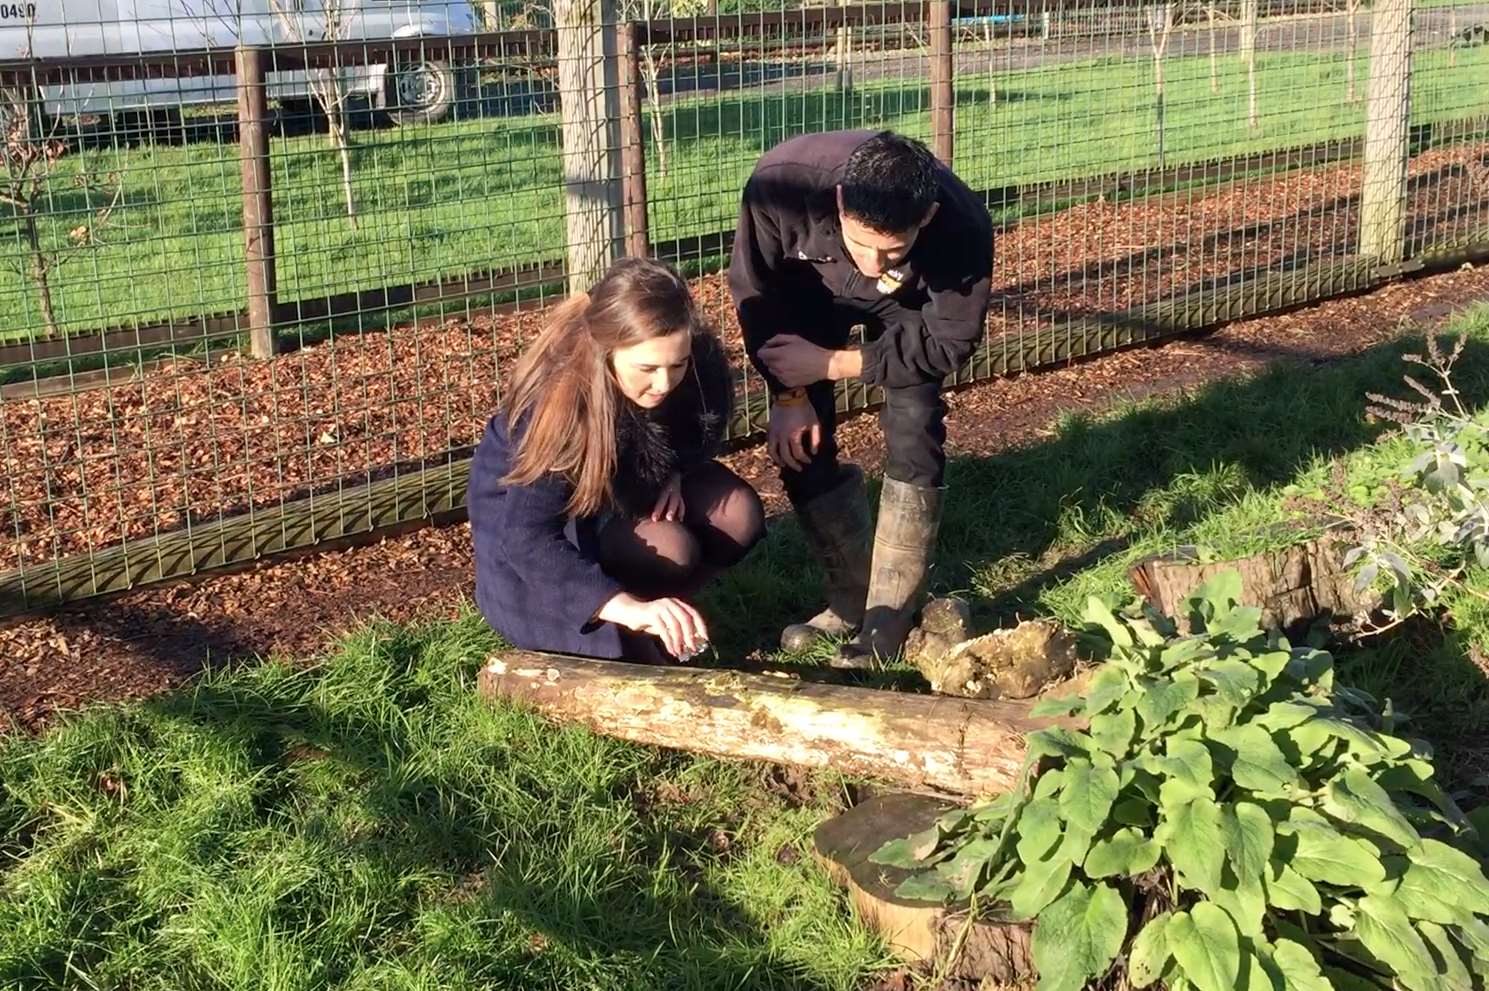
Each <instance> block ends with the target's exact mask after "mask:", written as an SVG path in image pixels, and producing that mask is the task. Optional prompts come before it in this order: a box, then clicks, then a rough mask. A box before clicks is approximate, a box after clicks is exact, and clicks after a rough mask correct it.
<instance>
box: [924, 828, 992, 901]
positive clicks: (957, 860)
mask: <svg viewBox="0 0 1489 991" xmlns="http://www.w3.org/2000/svg"><path fill="white" fill-rule="evenodd" d="M1001 846H1002V844H1001V843H999V842H998V838H997V837H995V836H981V837H978V838H977V839H975V840H971V841H969V842H966V843H963V844H961V846H959V847H957V849H956V854H955V856H953V857H951V858H950V859H948V860H943V861H942V862H941V863H939V864H937V865H936V873H938V874H940V875H941V876H942V877H943V878H945V879H946V881H947V883H949V884H950V885H951V886H952V888H953V889H954V891H955V893H956V895H957V897H958V898H966V897H969V896H971V894H972V891H973V889H974V888H976V887H977V882H978V880H979V879H980V878H981V876H982V872H983V868H984V867H986V866H987V864H988V861H990V860H992V859H993V856H994V855H995V854H996V853H997V852H998V849H999V848H1000V847H1001Z"/></svg>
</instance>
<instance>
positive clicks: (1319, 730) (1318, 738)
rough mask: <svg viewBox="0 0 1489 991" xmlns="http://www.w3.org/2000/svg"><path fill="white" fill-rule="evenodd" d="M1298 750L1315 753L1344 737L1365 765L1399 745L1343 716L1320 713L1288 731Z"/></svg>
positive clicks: (1383, 756) (1385, 755) (1375, 761)
mask: <svg viewBox="0 0 1489 991" xmlns="http://www.w3.org/2000/svg"><path fill="white" fill-rule="evenodd" d="M1287 734H1288V736H1290V737H1291V738H1292V739H1293V740H1294V742H1296V743H1297V745H1298V749H1299V750H1300V751H1301V752H1302V753H1305V754H1312V753H1316V752H1318V751H1319V750H1321V749H1322V748H1323V747H1324V745H1325V744H1327V743H1329V742H1330V741H1331V740H1341V741H1343V742H1344V745H1345V746H1346V747H1347V748H1348V749H1349V752H1350V753H1351V754H1353V755H1354V756H1355V757H1357V758H1358V759H1359V760H1360V761H1362V762H1363V763H1365V764H1375V763H1378V762H1380V761H1383V760H1385V759H1386V758H1387V757H1390V756H1392V753H1391V751H1393V750H1398V749H1399V747H1397V746H1394V745H1391V744H1389V743H1388V741H1387V740H1386V739H1385V738H1384V737H1383V736H1381V734H1379V733H1376V732H1375V731H1374V730H1367V729H1362V728H1361V727H1359V726H1356V725H1354V724H1353V723H1349V722H1345V721H1344V720H1342V719H1334V718H1332V717H1329V716H1320V717H1318V718H1317V719H1311V720H1309V721H1308V722H1306V723H1303V724H1301V725H1299V726H1294V727H1293V728H1292V729H1290V730H1288V731H1287ZM1407 752H1409V748H1408V750H1407V751H1405V752H1399V753H1397V754H1396V756H1403V757H1404V756H1405V755H1406V753H1407Z"/></svg>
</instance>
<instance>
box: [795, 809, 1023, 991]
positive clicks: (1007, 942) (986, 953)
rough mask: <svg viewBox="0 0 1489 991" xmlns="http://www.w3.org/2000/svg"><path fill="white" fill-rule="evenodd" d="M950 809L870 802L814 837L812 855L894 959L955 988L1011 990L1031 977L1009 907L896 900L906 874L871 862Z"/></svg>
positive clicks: (830, 822) (1019, 931)
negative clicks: (973, 912)
mask: <svg viewBox="0 0 1489 991" xmlns="http://www.w3.org/2000/svg"><path fill="white" fill-rule="evenodd" d="M948 808H951V806H949V805H947V804H945V803H941V802H938V801H936V800H935V799H932V798H928V797H926V796H924V795H903V794H888V795H876V796H874V797H873V798H870V799H869V800H868V801H866V802H863V803H861V804H859V805H855V806H854V807H853V808H851V809H849V810H848V811H846V812H844V813H842V814H841V815H839V816H836V817H834V818H832V819H829V820H827V821H826V822H824V823H822V825H820V826H818V827H817V829H816V832H814V833H813V834H812V844H813V854H814V856H815V857H816V860H817V862H818V863H820V864H821V865H822V866H823V867H824V868H825V869H826V870H827V873H828V875H829V876H830V877H832V879H833V880H834V881H836V882H837V883H838V884H840V885H842V886H843V888H844V889H846V890H847V892H848V896H849V899H850V900H851V901H852V903H853V909H854V911H855V912H856V913H857V914H858V917H859V919H861V920H862V921H863V923H864V925H866V926H868V927H869V928H870V929H872V930H874V931H875V932H876V933H878V934H879V935H880V937H881V938H883V940H884V942H885V944H886V945H887V946H888V947H889V948H890V950H891V951H892V952H893V953H894V954H895V955H896V956H898V957H900V959H902V960H905V961H907V962H909V963H914V964H922V965H926V966H928V967H930V968H931V969H933V970H935V971H936V972H938V973H940V974H941V975H942V976H943V977H945V978H947V979H949V980H956V981H974V982H986V981H995V982H998V983H999V984H1000V985H1014V984H1018V983H1020V982H1023V981H1028V980H1030V979H1032V978H1033V977H1035V973H1034V963H1033V960H1032V959H1031V954H1030V936H1031V930H1032V924H1031V923H1028V922H1022V923H1020V922H1011V921H1009V920H1008V919H1007V918H1006V914H1005V913H1006V909H1007V906H1004V905H982V906H979V910H978V915H977V917H976V918H975V919H970V920H969V918H968V915H967V910H968V907H969V906H967V905H966V904H952V905H937V904H934V903H932V902H925V901H915V900H912V899H909V898H904V897H902V896H900V895H897V894H895V888H896V887H898V886H899V884H900V882H901V881H903V880H904V879H905V878H907V877H909V876H910V874H911V872H910V871H907V870H903V869H901V868H898V867H888V866H885V865H883V864H876V863H874V862H872V861H871V860H869V857H870V856H872V855H873V853H874V851H876V850H878V849H879V848H880V847H881V846H883V845H884V844H885V843H887V842H889V841H890V840H893V839H898V838H900V837H902V836H906V835H908V834H910V833H913V832H919V831H920V830H922V829H926V828H928V827H929V826H930V825H931V823H933V822H935V821H936V819H937V817H938V816H940V815H941V813H943V812H945V811H946V810H947V809H948Z"/></svg>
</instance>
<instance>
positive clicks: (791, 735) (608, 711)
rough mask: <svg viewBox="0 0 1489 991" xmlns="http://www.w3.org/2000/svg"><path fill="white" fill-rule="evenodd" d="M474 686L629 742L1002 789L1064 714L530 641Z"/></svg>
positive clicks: (960, 790)
mask: <svg viewBox="0 0 1489 991" xmlns="http://www.w3.org/2000/svg"><path fill="white" fill-rule="evenodd" d="M478 687H479V690H480V691H481V693H482V694H483V695H484V696H486V697H487V698H493V699H507V700H511V701H516V702H523V703H527V704H530V705H533V706H535V707H536V708H537V709H538V710H539V711H540V712H542V713H543V714H544V715H546V716H548V717H550V718H552V719H555V720H559V721H562V722H575V723H579V724H581V725H583V726H586V727H588V728H589V729H591V730H593V731H594V732H596V733H601V734H604V735H606V736H613V737H618V738H619V739H622V740H630V741H632V742H634V743H644V744H649V745H653V746H659V747H670V748H673V749H677V750H688V751H693V752H695V753H703V754H709V755H711V756H714V757H730V758H745V759H749V760H762V761H770V762H773V763H777V764H791V765H795V766H798V767H809V768H832V769H833V770H836V771H839V772H842V773H844V774H849V775H855V776H861V777H867V778H877V779H880V780H883V781H889V782H893V783H895V784H897V785H900V786H903V787H906V788H910V789H915V790H922V791H935V792H942V793H950V794H956V795H987V794H993V793H996V792H1000V791H1005V790H1007V789H1008V788H1009V787H1011V786H1012V784H1013V782H1014V780H1015V778H1016V777H1017V775H1018V771H1019V766H1020V764H1021V762H1022V761H1023V759H1024V752H1025V749H1024V741H1023V734H1025V733H1027V732H1029V731H1031V730H1035V729H1039V728H1041V727H1045V726H1051V725H1067V724H1068V721H1062V720H1044V719H1035V718H1033V717H1031V716H1030V715H1029V709H1028V706H1027V704H1025V703H1022V702H1003V701H985V700H979V699H963V698H945V697H940V696H934V695H914V694H908V693H901V692H886V691H879V690H876V689H872V688H858V687H853V686H848V685H831V684H815V683H811V682H805V681H798V680H794V679H791V678H788V677H774V676H771V675H759V674H746V673H742V672H739V671H728V670H710V669H703V668H691V667H681V666H677V667H652V666H647V665H641V664H632V663H628V662H625V661H596V660H583V659H579V658H571V657H560V656H555V655H550V654H538V653H531V652H526V651H509V652H504V653H499V654H495V655H493V656H492V657H490V658H489V659H488V660H487V663H486V666H485V667H484V668H483V669H482V671H481V673H480V676H479V679H478Z"/></svg>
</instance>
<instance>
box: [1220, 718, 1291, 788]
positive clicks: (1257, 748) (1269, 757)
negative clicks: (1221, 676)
mask: <svg viewBox="0 0 1489 991" xmlns="http://www.w3.org/2000/svg"><path fill="white" fill-rule="evenodd" d="M1209 736H1210V739H1212V740H1214V741H1215V742H1216V743H1218V744H1220V745H1221V746H1222V747H1224V748H1225V749H1226V750H1227V751H1229V756H1230V757H1231V777H1233V778H1235V779H1236V784H1238V785H1240V786H1241V787H1242V788H1245V789H1246V790H1247V791H1254V792H1256V793H1258V794H1259V795H1262V796H1263V797H1272V796H1275V795H1283V794H1286V793H1287V790H1288V789H1289V788H1292V787H1294V786H1296V785H1297V784H1298V772H1297V771H1295V770H1293V768H1292V765H1290V764H1289V763H1288V762H1287V758H1286V757H1284V756H1283V755H1282V751H1281V750H1278V749H1277V744H1275V743H1273V742H1272V737H1271V736H1270V735H1269V734H1268V733H1267V731H1266V730H1264V729H1262V728H1261V727H1260V726H1254V725H1249V724H1248V725H1246V726H1234V727H1232V728H1230V729H1224V730H1218V731H1215V732H1212V733H1210V734H1209Z"/></svg>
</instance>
